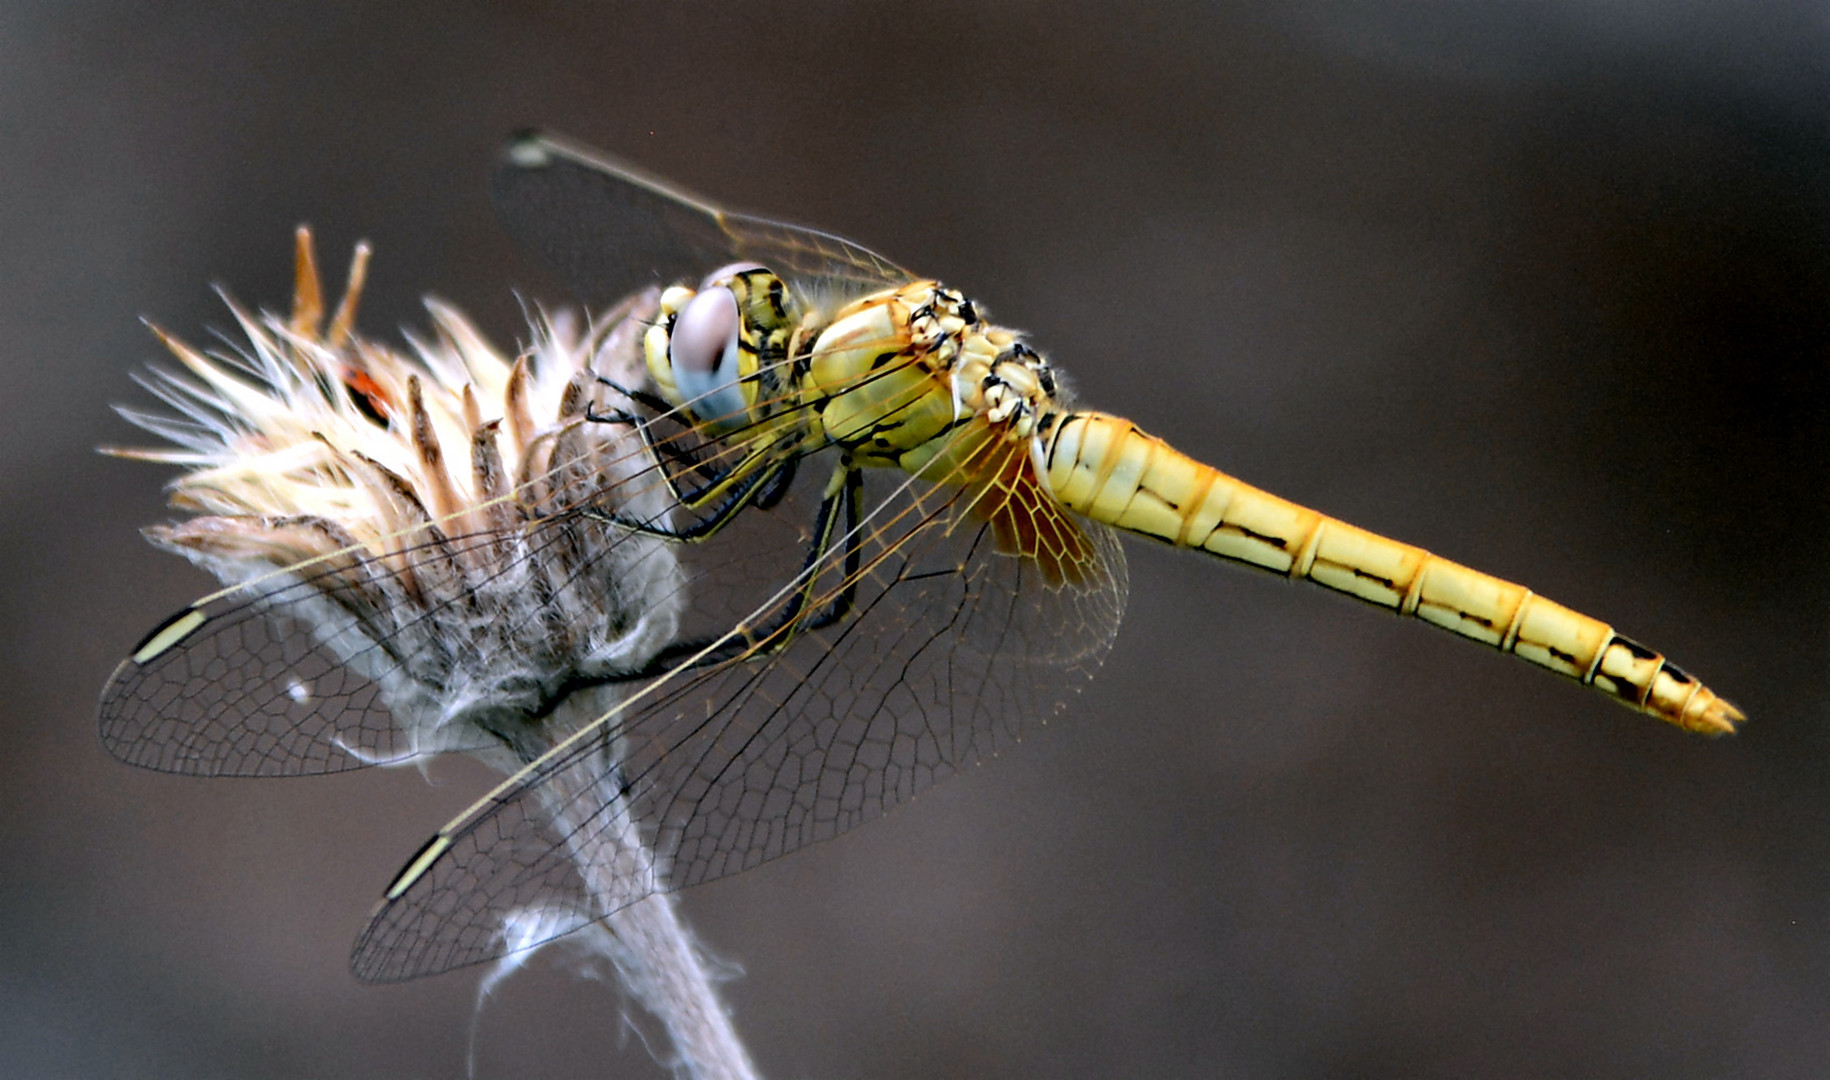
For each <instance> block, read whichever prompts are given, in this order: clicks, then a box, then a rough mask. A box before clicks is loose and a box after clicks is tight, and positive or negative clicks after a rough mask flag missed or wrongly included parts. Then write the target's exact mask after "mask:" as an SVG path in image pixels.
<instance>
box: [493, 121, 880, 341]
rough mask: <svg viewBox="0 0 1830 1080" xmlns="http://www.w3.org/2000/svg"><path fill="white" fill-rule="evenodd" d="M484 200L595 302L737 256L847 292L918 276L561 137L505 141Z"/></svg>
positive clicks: (695, 273) (688, 277)
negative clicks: (741, 210) (742, 210)
mask: <svg viewBox="0 0 1830 1080" xmlns="http://www.w3.org/2000/svg"><path fill="white" fill-rule="evenodd" d="M490 193H491V196H492V198H493V200H494V202H495V205H496V209H497V212H498V213H500V215H501V216H502V220H503V221H504V222H505V223H506V224H507V226H508V229H509V231H510V232H511V233H513V234H514V236H515V238H516V239H517V240H519V241H521V242H522V243H523V244H524V245H526V246H527V247H528V248H529V249H530V250H532V251H534V252H536V253H538V254H539V255H540V256H541V258H543V259H544V260H546V262H547V263H548V265H550V266H552V267H553V268H554V269H555V270H557V271H558V272H559V273H560V274H561V275H562V276H563V277H564V278H565V279H566V281H567V282H568V283H569V284H570V285H571V286H572V288H573V289H574V290H576V291H577V293H578V295H579V297H580V298H581V299H583V300H585V301H586V302H587V303H590V304H592V305H599V306H601V305H604V304H607V303H609V302H611V301H614V300H616V299H618V298H620V297H622V296H624V295H626V294H627V293H630V292H632V291H634V290H636V289H640V288H645V287H647V286H649V285H654V284H662V285H670V284H675V283H677V282H682V281H697V280H698V278H699V277H700V276H701V275H703V274H705V273H706V272H707V271H709V270H711V269H712V268H714V267H716V266H720V265H722V264H724V263H729V262H733V261H736V260H750V261H754V262H758V263H761V264H763V265H764V266H767V267H769V268H770V269H771V270H774V271H775V272H776V273H777V274H780V275H783V276H784V277H786V278H788V279H790V280H795V281H798V282H799V283H801V284H804V285H809V286H818V287H834V286H836V287H838V288H839V289H840V290H841V291H845V292H855V293H862V292H873V291H876V290H878V289H882V288H885V287H889V286H894V285H901V284H904V283H906V282H909V281H912V280H914V275H912V274H910V273H909V272H908V271H906V270H903V269H902V268H900V267H898V266H897V265H895V264H894V263H892V262H890V261H889V260H888V259H885V258H883V257H882V256H881V255H878V254H876V253H875V252H873V251H870V250H869V249H867V248H864V247H862V246H860V245H858V244H854V243H852V242H851V241H849V240H845V239H842V238H840V237H837V236H832V235H830V234H828V233H823V232H819V231H817V230H814V229H804V228H801V227H799V226H796V225H786V224H782V223H780V222H774V221H768V220H765V219H763V218H757V217H751V216H749V215H746V214H739V213H736V212H734V211H730V210H725V209H722V208H720V207H718V206H717V205H715V204H713V203H711V202H710V201H708V200H706V199H703V198H700V197H699V196H697V195H693V194H690V193H688V192H685V191H682V190H680V189H679V188H676V187H673V186H671V185H669V184H667V183H666V182H665V181H662V180H657V179H655V178H653V177H650V176H648V175H647V174H646V173H643V172H642V171H641V170H639V169H636V168H634V167H632V166H629V165H625V164H623V163H622V162H620V161H618V160H616V159H615V158H613V157H610V156H609V155H606V154H603V153H601V152H600V151H597V150H593V149H591V148H589V147H586V146H583V145H580V144H578V143H575V142H573V141H571V140H569V139H566V138H564V137H563V136H558V135H552V134H547V133H543V132H529V133H524V134H522V135H519V136H517V137H515V138H514V139H513V140H511V141H510V142H509V144H508V145H507V146H506V147H505V148H504V149H503V151H502V153H501V156H500V158H499V160H498V162H497V165H496V171H495V176H494V178H493V180H492V182H491V186H490Z"/></svg>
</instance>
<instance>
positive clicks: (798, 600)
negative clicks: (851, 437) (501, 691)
mask: <svg viewBox="0 0 1830 1080" xmlns="http://www.w3.org/2000/svg"><path fill="white" fill-rule="evenodd" d="M862 487H863V479H862V474H861V473H860V472H859V470H858V467H857V466H856V465H853V464H850V463H847V462H841V463H840V464H839V465H838V466H837V468H836V469H835V471H834V474H833V482H832V483H831V484H830V485H829V486H828V494H827V496H826V498H825V499H824V500H822V501H821V503H820V510H819V514H818V516H817V518H816V520H815V523H814V530H813V539H812V540H810V541H809V542H808V544H807V556H806V558H805V559H804V560H803V561H802V563H801V572H800V573H799V574H798V575H796V577H795V580H796V581H797V582H799V584H798V586H797V587H796V588H795V590H794V594H793V595H792V596H791V597H789V598H788V600H787V603H786V604H785V605H784V606H783V608H782V609H781V610H780V611H779V612H777V613H776V614H775V616H774V617H772V618H771V619H769V621H768V623H767V624H765V625H763V626H760V627H739V628H738V634H737V636H736V637H735V638H734V639H733V640H731V641H728V642H726V643H725V644H724V645H722V646H719V647H715V648H714V647H713V643H714V642H716V641H717V640H718V639H717V638H699V639H694V640H692V641H682V642H676V643H674V644H672V645H669V646H668V647H667V648H665V649H662V650H661V651H660V652H659V653H657V654H656V655H655V656H654V658H653V659H651V660H649V661H648V663H646V664H644V665H642V667H641V668H639V669H637V670H635V671H629V672H618V673H615V674H612V675H607V676H602V677H598V678H593V679H590V680H584V681H577V682H576V685H574V684H573V683H568V684H567V686H566V688H565V692H567V693H569V692H571V690H573V689H578V688H580V687H583V686H595V685H599V684H602V683H609V682H625V681H631V680H639V679H652V678H656V677H658V676H661V675H665V674H667V673H668V672H670V671H673V670H674V669H675V668H677V667H679V666H680V665H681V664H686V663H690V664H691V665H692V666H693V667H695V668H708V667H716V666H717V665H719V664H724V663H729V662H730V661H732V660H736V659H739V658H741V657H744V656H753V655H767V654H770V653H776V652H780V651H781V650H782V649H785V648H787V647H788V645H789V644H791V643H792V642H793V641H794V639H795V638H796V637H798V636H799V634H800V633H801V632H803V631H806V630H817V629H819V628H821V627H824V626H830V625H832V624H833V623H835V622H838V621H840V620H842V619H843V618H844V617H845V616H846V615H847V614H848V613H849V612H850V610H851V604H852V600H853V598H854V596H855V595H856V593H857V578H858V567H859V565H860V564H861V562H862V559H863V549H864V541H863V536H862V534H861V533H860V532H859V530H858V496H859V491H860V489H861V488H862ZM841 515H843V516H844V518H845V520H846V528H845V541H844V543H845V582H844V584H843V585H842V586H841V588H840V591H839V594H838V596H836V597H835V598H834V600H833V602H832V603H831V604H829V605H827V606H826V608H825V609H824V610H822V611H820V612H818V613H817V614H814V615H812V616H808V615H807V606H808V602H809V601H810V600H811V598H812V597H813V593H814V586H815V583H816V582H817V581H818V580H819V577H820V573H819V570H820V566H821V564H822V563H824V562H825V560H826V556H827V554H828V553H829V552H831V550H832V544H833V538H834V536H836V535H837V534H838V532H839V529H838V521H839V519H840V516H841ZM797 623H798V624H799V625H798V626H797V625H796V624H797ZM759 647H760V648H759ZM708 649H709V650H710V651H709V652H708V651H707V650H708Z"/></svg>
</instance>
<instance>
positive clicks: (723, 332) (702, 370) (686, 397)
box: [667, 286, 745, 423]
mask: <svg viewBox="0 0 1830 1080" xmlns="http://www.w3.org/2000/svg"><path fill="white" fill-rule="evenodd" d="M740 323H741V320H740V319H739V317H738V314H737V297H736V296H735V295H734V294H733V293H732V292H731V290H729V289H727V288H724V287H722V286H719V287H715V288H710V289H706V290H705V291H703V292H701V293H699V294H698V295H696V296H694V297H693V298H692V299H691V300H688V301H687V302H686V306H685V307H684V308H681V309H680V315H679V317H678V318H676V319H675V320H674V330H673V336H672V337H671V338H670V339H669V341H668V346H667V355H668V358H669V359H670V360H671V361H672V367H673V376H674V385H675V386H676V387H677V388H678V389H679V392H680V402H681V404H683V405H685V406H686V407H687V408H688V409H690V410H691V411H692V413H693V415H694V416H696V417H698V418H699V419H701V420H704V421H706V422H708V423H709V422H715V421H718V420H726V419H736V418H737V417H738V416H740V415H741V414H742V413H743V412H744V411H745V403H744V399H743V388H742V386H741V385H739V383H738V377H739V375H740V374H741V373H740V372H739V370H738V361H739V356H740V352H739V349H738V330H739V328H740Z"/></svg>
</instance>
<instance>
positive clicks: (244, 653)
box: [99, 429, 679, 776]
mask: <svg viewBox="0 0 1830 1080" xmlns="http://www.w3.org/2000/svg"><path fill="white" fill-rule="evenodd" d="M578 430H583V429H578ZM630 441H631V440H627V439H622V440H613V441H609V442H605V443H600V444H593V443H590V442H589V441H581V440H569V443H570V446H571V449H570V450H567V449H564V444H566V443H568V440H564V439H562V440H560V442H561V444H562V446H561V448H560V449H559V452H560V453H562V454H565V455H567V460H569V461H570V462H571V465H570V467H569V469H567V470H560V471H558V472H556V473H555V474H554V477H558V476H560V475H562V474H564V473H567V472H569V473H570V477H571V481H570V482H561V483H554V482H536V483H532V484H529V485H526V486H524V487H523V488H522V489H521V490H520V491H518V492H517V495H516V500H517V504H518V505H519V506H520V507H521V508H523V509H524V510H525V511H526V513H527V517H528V520H521V519H520V518H517V519H515V520H513V521H509V522H506V523H504V524H501V525H500V526H498V527H493V528H481V529H470V530H467V531H457V530H453V529H451V523H450V522H445V523H443V524H442V525H441V523H438V522H432V521H426V522H425V523H424V524H423V525H421V526H420V527H418V528H416V529H413V530H410V531H408V532H405V533H403V534H401V535H399V536H396V537H393V538H392V539H391V542H390V543H389V544H388V549H387V550H386V551H385V552H382V553H376V552H374V551H372V550H370V549H368V548H366V547H364V546H361V545H356V544H354V543H352V542H351V540H350V538H349V537H348V536H347V535H346V534H343V533H342V532H341V530H339V529H337V528H336V527H335V526H334V525H332V524H330V523H328V522H323V521H318V520H314V519H309V518H299V519H293V520H288V521H283V522H265V523H260V525H261V526H262V528H261V531H260V533H259V534H258V535H259V538H260V541H261V542H262V543H265V544H269V545H271V544H275V543H279V542H283V541H286V540H288V539H292V540H293V542H292V543H290V544H288V545H287V550H297V549H299V548H306V549H310V548H312V547H316V548H318V549H326V550H327V551H328V553H327V554H325V555H321V556H318V557H316V558H313V559H310V560H308V561H305V562H302V563H299V564H297V565H295V566H292V567H290V568H288V569H284V570H268V571H265V572H262V571H259V570H250V571H247V572H245V573H242V574H241V576H244V577H246V578H247V580H246V581H244V582H243V583H242V584H239V585H236V586H232V587H230V588H227V589H224V590H222V591H220V592H217V593H214V594H211V595H210V596H207V597H205V598H203V599H202V600H199V601H198V602H196V603H195V604H193V605H191V606H190V607H188V608H186V609H185V610H184V611H182V612H180V613H178V614H177V615H175V616H173V617H172V618H171V619H169V620H167V621H166V622H165V623H163V624H161V625H160V626H159V627H158V628H157V629H155V630H154V631H153V632H152V633H150V634H148V635H147V637H146V639H145V640H144V641H142V642H141V644H140V645H139V646H138V647H136V648H135V650H134V652H133V653H132V654H131V655H130V656H129V658H128V659H126V660H124V661H122V662H121V664H120V665H119V666H118V667H117V668H116V669H115V672H114V674H113V676H112V677H111V678H110V679H109V682H108V685H107V687H106V688H105V689H104V690H103V693H102V701H101V707H100V729H99V730H100V734H101V738H102V742H103V745H104V746H106V747H107V748H108V750H109V751H110V752H111V753H113V754H114V755H115V756H116V757H118V758H120V759H121V760H123V761H126V762H128V763H129V764H133V765H139V766H142V767H145V768H151V769H158V770H161V771H165V772H176V773H188V774H194V775H205V776H299V775H309V774H316V773H328V772H338V771H342V770H346V769H355V768H361V767H363V766H366V765H373V764H387V763H397V762H402V761H406V760H410V759H412V758H414V757H417V756H420V755H425V754H431V753H440V752H447V751H454V750H479V749H485V748H489V747H491V746H492V745H495V743H496V741H495V740H491V739H490V738H488V737H487V736H486V735H484V734H482V733H484V732H493V733H498V735H499V739H500V741H501V742H502V743H512V741H513V740H514V738H515V737H516V733H517V732H518V731H519V730H520V729H522V728H524V727H527V726H528V725H531V724H535V723H537V722H539V721H540V720H541V719H542V718H543V717H545V716H547V715H548V714H549V713H550V712H551V711H552V710H553V709H554V708H555V707H556V703H557V701H558V700H559V699H560V698H562V697H563V696H564V695H565V694H566V693H568V692H569V689H570V688H571V687H572V686H575V685H577V684H579V683H581V682H589V681H592V680H602V679H607V678H610V677H612V676H613V675H614V674H615V672H616V670H617V664H618V662H619V657H621V656H627V655H631V654H632V650H631V649H624V650H622V651H621V652H619V650H618V649H617V648H616V647H615V646H616V645H617V644H618V643H619V642H626V643H628V644H629V645H631V646H632V647H638V648H639V646H640V644H641V643H640V641H638V640H637V639H639V638H641V636H642V635H643V634H644V633H647V634H649V635H650V636H652V635H653V634H654V633H656V632H658V631H657V630H656V628H655V627H652V626H643V625H641V624H640V622H639V620H636V619H632V618H631V617H630V608H631V606H632V602H631V601H629V600H627V599H625V597H626V595H627V594H628V592H630V591H631V590H632V589H633V588H634V587H635V585H634V583H639V582H647V583H648V587H649V594H650V595H651V596H653V595H657V594H665V593H671V592H672V591H674V590H677V589H678V588H679V585H678V583H677V582H674V581H673V578H672V576H671V573H670V567H671V565H672V564H671V561H670V560H669V559H667V558H666V555H667V553H666V552H665V551H664V550H663V548H664V547H665V545H664V544H663V542H662V541H659V540H657V539H655V538H653V537H650V536H644V535H641V534H639V533H631V532H629V531H627V530H625V529H622V528H620V527H618V526H616V525H613V524H610V523H607V522H605V521H603V520H599V519H597V518H594V517H593V516H591V515H588V514H586V513H583V512H582V511H583V510H585V509H587V508H593V507H601V508H603V509H604V510H605V512H607V513H614V512H617V510H618V509H619V508H623V507H627V506H630V505H640V504H641V503H642V502H643V501H644V500H646V501H648V502H649V503H650V504H651V505H652V504H653V503H654V502H655V496H656V495H657V494H658V493H659V492H660V491H662V490H664V488H663V487H662V483H661V477H660V476H659V474H658V473H657V472H656V471H655V469H654V468H653V467H652V466H650V465H647V464H646V462H647V458H646V455H645V454H643V455H642V457H641V459H640V461H639V462H637V461H633V460H632V456H633V455H632V454H631V453H630V452H629V451H628V450H627V449H623V448H622V447H625V446H626V445H627V444H628V442H630ZM632 466H633V468H632ZM619 474H620V477H621V478H620V479H619ZM580 492H583V494H582V495H581V494H580ZM241 527H242V523H238V522H233V521H225V519H220V518H201V519H194V520H193V521H191V522H188V523H186V524H184V525H180V526H176V527H171V528H167V529H164V530H155V538H157V539H159V540H160V542H161V543H162V544H163V545H164V546H166V547H169V548H173V549H176V550H179V551H181V552H184V553H186V554H191V555H195V554H196V553H198V552H205V553H208V554H209V555H211V556H215V555H218V554H219V553H220V552H221V550H222V534H223V533H225V532H230V533H231V535H233V536H239V535H240V534H239V532H235V531H233V530H238V529H240V528H241ZM202 561H205V562H206V563H210V564H212V565H214V566H217V567H222V566H231V567H232V566H234V565H237V564H233V563H231V562H230V561H229V560H228V559H225V558H215V559H210V558H206V559H204V560H202ZM230 572H231V573H236V572H238V571H235V570H233V569H232V570H231V571H230ZM657 582H659V584H658V585H656V583H657Z"/></svg>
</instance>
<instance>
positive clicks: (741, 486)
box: [582, 455, 788, 544]
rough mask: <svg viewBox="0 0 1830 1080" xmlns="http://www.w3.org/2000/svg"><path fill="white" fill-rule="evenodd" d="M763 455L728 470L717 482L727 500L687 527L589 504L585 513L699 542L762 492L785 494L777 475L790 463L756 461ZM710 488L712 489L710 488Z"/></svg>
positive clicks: (657, 534) (687, 504) (632, 528)
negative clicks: (777, 485) (779, 488)
mask: <svg viewBox="0 0 1830 1080" xmlns="http://www.w3.org/2000/svg"><path fill="white" fill-rule="evenodd" d="M760 457H761V455H755V456H753V457H752V458H747V459H745V460H744V461H742V462H739V463H738V464H737V465H735V466H733V467H732V469H731V471H730V473H728V474H726V476H725V477H724V478H723V479H721V480H720V482H719V484H718V485H716V486H717V487H721V488H723V489H724V492H723V494H724V499H723V501H722V502H720V503H719V504H718V505H716V506H714V507H712V509H711V511H710V512H709V513H708V514H707V515H706V516H705V517H703V518H701V519H699V520H698V521H695V522H693V523H692V524H691V525H688V526H687V527H685V528H683V529H675V528H670V527H668V526H664V525H657V524H656V523H655V520H654V519H652V518H651V519H649V520H647V521H636V520H632V519H630V518H626V517H623V516H621V515H619V514H607V513H604V512H603V511H601V510H593V509H591V508H589V507H587V508H585V509H584V510H583V511H582V513H583V514H584V516H585V517H587V518H589V519H591V520H592V521H602V522H606V523H608V524H611V525H615V526H616V527H617V528H619V529H627V530H629V531H630V532H633V533H640V534H642V535H643V536H654V537H659V538H660V539H663V540H671V541H673V542H675V543H681V544H690V543H696V542H697V541H700V540H704V539H706V538H708V537H711V536H713V535H715V534H716V533H717V532H718V531H719V530H720V529H722V528H724V527H725V526H726V525H729V524H730V523H731V521H732V519H734V518H735V517H736V516H737V513H738V511H740V510H743V509H744V508H745V507H747V506H750V505H751V504H753V503H755V502H757V501H758V499H759V497H760V495H761V494H768V495H771V496H772V497H773V498H775V499H780V498H781V496H780V494H778V493H776V492H775V491H774V490H773V489H774V487H775V478H776V477H777V476H778V475H779V474H780V473H781V472H783V471H784V470H785V469H787V468H788V466H787V465H784V464H781V463H773V464H762V465H760V467H758V465H757V464H755V462H757V461H758V460H759V459H760ZM740 473H747V475H739V474H740ZM708 490H710V489H709V488H708ZM678 505H681V506H685V507H687V509H690V510H698V509H699V507H698V506H694V505H693V504H692V503H690V502H688V501H687V500H684V499H682V500H681V501H680V502H679V504H678Z"/></svg>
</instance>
